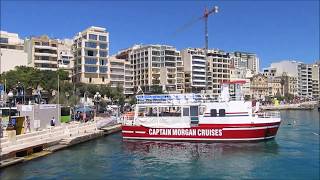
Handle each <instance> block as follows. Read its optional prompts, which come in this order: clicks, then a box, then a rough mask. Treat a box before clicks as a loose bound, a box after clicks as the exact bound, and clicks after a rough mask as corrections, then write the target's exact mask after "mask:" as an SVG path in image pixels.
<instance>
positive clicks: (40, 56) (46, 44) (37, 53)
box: [24, 35, 59, 71]
mask: <svg viewBox="0 0 320 180" xmlns="http://www.w3.org/2000/svg"><path fill="white" fill-rule="evenodd" d="M58 44H59V42H58V40H56V39H50V38H49V37H48V36H47V35H42V36H39V37H31V38H28V39H26V40H25V43H24V49H25V52H27V53H28V66H31V67H35V68H37V69H40V70H51V71H56V70H57V67H58Z"/></svg>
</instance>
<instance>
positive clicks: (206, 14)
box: [174, 6, 219, 92]
mask: <svg viewBox="0 0 320 180" xmlns="http://www.w3.org/2000/svg"><path fill="white" fill-rule="evenodd" d="M218 10H219V8H218V6H214V7H213V8H211V9H208V8H205V10H204V13H203V15H202V16H200V17H197V18H195V19H193V20H191V21H190V22H188V23H186V24H185V25H183V26H182V27H181V28H179V29H178V30H177V31H176V32H175V33H174V35H176V34H177V33H178V32H180V31H183V30H185V29H186V28H188V27H190V26H192V25H193V24H195V23H196V22H198V21H199V20H204V34H205V48H204V50H205V60H206V71H205V77H206V86H205V91H206V92H207V90H208V77H207V74H208V72H207V71H208V69H207V67H208V58H207V54H208V44H209V43H208V41H209V40H208V39H209V35H208V17H209V16H210V15H211V14H216V13H218Z"/></svg>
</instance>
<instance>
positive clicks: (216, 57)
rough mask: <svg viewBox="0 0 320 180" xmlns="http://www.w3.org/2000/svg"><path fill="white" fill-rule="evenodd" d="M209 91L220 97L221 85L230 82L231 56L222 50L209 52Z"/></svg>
mask: <svg viewBox="0 0 320 180" xmlns="http://www.w3.org/2000/svg"><path fill="white" fill-rule="evenodd" d="M207 58H208V72H207V75H208V90H209V91H210V90H212V94H213V95H215V96H218V95H219V94H220V84H221V82H224V81H230V63H231V60H230V55H229V53H226V52H224V51H221V50H208V54H207Z"/></svg>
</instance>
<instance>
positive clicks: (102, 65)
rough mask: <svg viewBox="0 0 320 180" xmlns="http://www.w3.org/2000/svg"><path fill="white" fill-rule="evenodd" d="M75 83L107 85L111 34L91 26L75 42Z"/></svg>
mask: <svg viewBox="0 0 320 180" xmlns="http://www.w3.org/2000/svg"><path fill="white" fill-rule="evenodd" d="M73 52H74V74H73V81H74V82H82V83H92V84H107V83H109V81H110V78H109V74H108V73H109V72H108V71H109V63H108V56H109V33H108V32H107V31H106V29H105V28H102V27H95V26H91V27H89V28H87V29H85V30H84V31H82V32H79V33H78V34H77V35H76V36H75V37H74V40H73Z"/></svg>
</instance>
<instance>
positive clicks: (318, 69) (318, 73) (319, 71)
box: [312, 63, 320, 99]
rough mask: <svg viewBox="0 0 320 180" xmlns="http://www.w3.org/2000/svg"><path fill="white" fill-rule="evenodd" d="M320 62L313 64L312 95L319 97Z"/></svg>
mask: <svg viewBox="0 0 320 180" xmlns="http://www.w3.org/2000/svg"><path fill="white" fill-rule="evenodd" d="M319 77H320V63H319V64H313V65H312V96H313V98H315V99H319V95H320V94H319V93H320V84H319V83H320V79H319Z"/></svg>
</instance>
